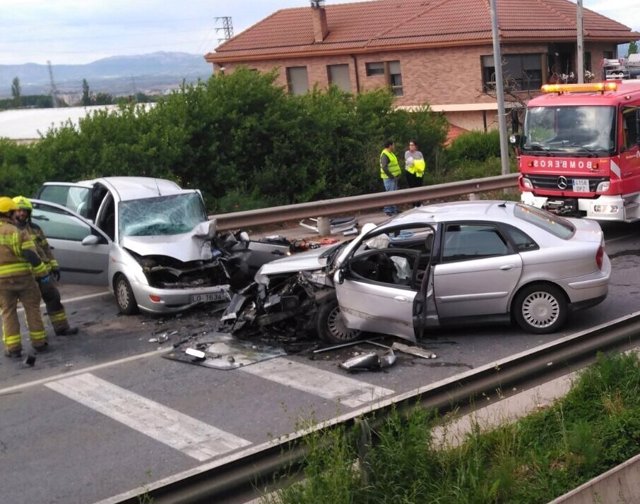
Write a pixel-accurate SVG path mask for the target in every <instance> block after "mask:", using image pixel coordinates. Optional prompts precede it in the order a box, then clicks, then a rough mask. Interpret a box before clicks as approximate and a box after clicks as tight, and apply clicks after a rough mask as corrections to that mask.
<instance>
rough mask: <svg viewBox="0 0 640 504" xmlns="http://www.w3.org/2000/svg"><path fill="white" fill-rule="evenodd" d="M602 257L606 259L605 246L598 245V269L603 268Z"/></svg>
mask: <svg viewBox="0 0 640 504" xmlns="http://www.w3.org/2000/svg"><path fill="white" fill-rule="evenodd" d="M602 259H604V247H603V246H602V245H600V246H599V247H598V251H597V252H596V265H597V266H598V269H600V270H601V269H602Z"/></svg>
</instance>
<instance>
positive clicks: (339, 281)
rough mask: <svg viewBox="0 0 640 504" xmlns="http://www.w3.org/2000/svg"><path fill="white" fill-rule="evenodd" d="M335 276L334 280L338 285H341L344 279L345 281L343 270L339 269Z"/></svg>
mask: <svg viewBox="0 0 640 504" xmlns="http://www.w3.org/2000/svg"><path fill="white" fill-rule="evenodd" d="M336 275H337V278H336V279H337V280H338V283H339V284H342V283H343V282H344V279H345V276H346V275H345V272H344V269H343V268H340V269H339V270H338V272H337V273H336Z"/></svg>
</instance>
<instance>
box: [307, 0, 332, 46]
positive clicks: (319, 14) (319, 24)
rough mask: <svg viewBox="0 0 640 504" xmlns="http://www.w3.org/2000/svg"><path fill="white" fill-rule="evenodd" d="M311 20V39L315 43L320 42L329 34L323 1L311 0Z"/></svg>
mask: <svg viewBox="0 0 640 504" xmlns="http://www.w3.org/2000/svg"><path fill="white" fill-rule="evenodd" d="M311 18H312V20H313V38H314V40H315V41H316V42H322V41H323V40H324V39H325V38H326V37H327V35H328V34H329V27H328V26H327V12H326V11H325V10H324V0H311Z"/></svg>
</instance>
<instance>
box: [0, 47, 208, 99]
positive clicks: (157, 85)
mask: <svg viewBox="0 0 640 504" xmlns="http://www.w3.org/2000/svg"><path fill="white" fill-rule="evenodd" d="M50 69H51V75H52V76H53V82H54V84H55V87H56V90H57V92H58V94H59V95H62V96H64V95H76V94H78V93H82V80H83V79H86V80H87V83H88V84H89V89H90V91H91V92H92V93H107V94H110V95H112V96H122V95H131V94H136V93H140V92H141V93H145V94H162V93H165V92H167V91H168V90H171V89H176V88H177V87H179V86H180V84H182V83H183V82H187V83H192V82H196V81H197V80H199V79H200V80H207V79H208V78H209V77H211V75H212V73H213V68H212V66H211V65H210V64H209V63H207V62H206V61H205V60H204V55H201V54H188V53H180V52H154V53H151V54H142V55H137V56H111V57H109V58H103V59H99V60H97V61H94V62H92V63H87V64H84V65H55V64H51V67H50ZM51 75H50V72H49V65H41V64H36V63H26V64H22V65H0V98H10V97H11V96H12V95H11V85H12V83H13V79H14V78H16V77H17V78H18V79H20V88H21V94H22V95H23V96H26V95H38V94H50V92H51Z"/></svg>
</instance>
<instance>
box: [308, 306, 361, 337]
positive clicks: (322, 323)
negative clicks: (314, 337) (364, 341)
mask: <svg viewBox="0 0 640 504" xmlns="http://www.w3.org/2000/svg"><path fill="white" fill-rule="evenodd" d="M316 330H317V333H318V336H319V337H320V339H321V340H323V341H326V342H327V343H336V344H340V343H349V342H350V341H355V340H357V339H358V338H360V335H361V334H362V333H361V331H358V330H357V329H348V328H347V327H346V326H345V325H344V322H343V321H342V315H341V314H340V307H339V306H338V300H337V299H335V298H334V299H332V300H331V301H328V302H326V303H323V304H321V305H320V306H319V307H318V318H317V320H316Z"/></svg>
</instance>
